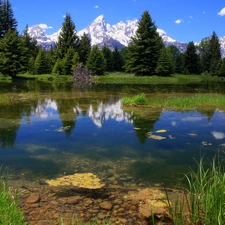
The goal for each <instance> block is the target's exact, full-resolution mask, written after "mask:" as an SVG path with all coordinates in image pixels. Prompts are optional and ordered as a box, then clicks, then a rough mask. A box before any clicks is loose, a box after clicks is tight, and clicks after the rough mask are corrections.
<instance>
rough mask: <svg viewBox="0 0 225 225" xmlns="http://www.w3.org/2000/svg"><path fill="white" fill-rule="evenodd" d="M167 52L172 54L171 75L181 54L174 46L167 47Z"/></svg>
mask: <svg viewBox="0 0 225 225" xmlns="http://www.w3.org/2000/svg"><path fill="white" fill-rule="evenodd" d="M167 48H168V50H169V51H170V52H171V54H172V58H173V71H172V72H173V73H174V72H175V71H176V64H177V58H178V57H179V56H180V54H181V52H180V50H179V49H178V48H177V47H176V46H174V45H170V46H169V47H167Z"/></svg>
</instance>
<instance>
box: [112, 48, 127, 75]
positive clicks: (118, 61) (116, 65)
mask: <svg viewBox="0 0 225 225" xmlns="http://www.w3.org/2000/svg"><path fill="white" fill-rule="evenodd" d="M112 60H113V70H114V71H122V70H123V65H124V62H123V58H122V56H121V54H120V52H119V50H118V48H117V47H115V49H114V51H113V52H112Z"/></svg>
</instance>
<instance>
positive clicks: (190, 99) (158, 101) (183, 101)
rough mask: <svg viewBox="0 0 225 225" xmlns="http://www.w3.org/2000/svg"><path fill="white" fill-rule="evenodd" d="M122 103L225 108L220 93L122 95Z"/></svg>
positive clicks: (169, 107) (224, 97)
mask: <svg viewBox="0 0 225 225" xmlns="http://www.w3.org/2000/svg"><path fill="white" fill-rule="evenodd" d="M122 102H123V104H124V105H125V106H126V105H131V106H141V105H142V106H149V107H154V108H164V109H168V110H170V109H172V110H173V109H174V110H187V109H198V108H206V109H215V108H218V109H221V110H225V96H224V95H221V94H194V95H190V96H179V97H176V96H172V97H167V98H165V97H164V98H162V97H158V98H157V97H147V96H146V95H145V94H143V93H142V94H139V95H135V96H133V97H124V98H123V99H122Z"/></svg>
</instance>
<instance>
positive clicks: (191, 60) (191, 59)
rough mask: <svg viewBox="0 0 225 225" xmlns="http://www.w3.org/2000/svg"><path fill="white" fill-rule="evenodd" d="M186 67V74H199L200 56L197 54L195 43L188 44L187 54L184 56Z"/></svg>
mask: <svg viewBox="0 0 225 225" xmlns="http://www.w3.org/2000/svg"><path fill="white" fill-rule="evenodd" d="M184 65H185V68H184V73H185V74H198V73H199V56H198V54H197V48H196V46H195V44H194V42H193V41H191V42H189V43H188V46H187V49H186V52H185V54H184Z"/></svg>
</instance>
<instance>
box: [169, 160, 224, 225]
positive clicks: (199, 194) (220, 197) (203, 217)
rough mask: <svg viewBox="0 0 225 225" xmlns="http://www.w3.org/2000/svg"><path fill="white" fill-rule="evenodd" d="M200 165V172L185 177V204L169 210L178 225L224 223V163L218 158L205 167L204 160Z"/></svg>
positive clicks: (170, 206)
mask: <svg viewBox="0 0 225 225" xmlns="http://www.w3.org/2000/svg"><path fill="white" fill-rule="evenodd" d="M196 163H197V170H196V171H194V170H193V169H190V173H189V174H186V175H185V178H186V180H187V183H188V189H187V190H186V193H185V197H184V200H183V201H180V200H177V201H176V202H177V203H176V204H175V205H173V206H172V205H171V204H170V203H169V202H170V201H169V197H168V195H167V197H168V203H169V209H170V214H171V216H172V219H173V221H174V224H175V225H181V224H185V225H189V224H196V225H197V224H204V225H211V224H218V225H223V224H224V221H225V204H224V202H225V191H224V187H225V174H224V169H223V167H222V162H221V161H220V160H219V159H217V158H216V157H215V158H214V159H213V160H212V162H211V163H210V165H209V166H208V165H206V164H205V162H204V157H202V158H201V159H200V161H199V162H196Z"/></svg>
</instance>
